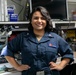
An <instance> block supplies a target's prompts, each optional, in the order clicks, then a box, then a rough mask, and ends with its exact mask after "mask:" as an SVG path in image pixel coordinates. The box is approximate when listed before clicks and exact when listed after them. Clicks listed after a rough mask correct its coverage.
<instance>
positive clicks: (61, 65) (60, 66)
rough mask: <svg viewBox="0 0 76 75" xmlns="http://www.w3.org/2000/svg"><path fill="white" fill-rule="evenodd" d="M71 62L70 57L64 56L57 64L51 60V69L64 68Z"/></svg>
mask: <svg viewBox="0 0 76 75" xmlns="http://www.w3.org/2000/svg"><path fill="white" fill-rule="evenodd" d="M69 62H70V59H69V58H64V59H63V60H62V61H61V62H60V63H59V64H56V63H54V62H50V63H49V64H50V69H51V70H54V69H55V70H59V71H60V70H62V69H63V68H64V67H66V65H67V64H68V63H69Z"/></svg>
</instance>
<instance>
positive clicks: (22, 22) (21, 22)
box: [0, 21, 29, 24]
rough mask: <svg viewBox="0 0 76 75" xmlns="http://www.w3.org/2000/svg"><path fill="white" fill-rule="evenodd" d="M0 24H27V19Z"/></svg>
mask: <svg viewBox="0 0 76 75" xmlns="http://www.w3.org/2000/svg"><path fill="white" fill-rule="evenodd" d="M0 24H29V21H25V22H24V21H20V22H0Z"/></svg>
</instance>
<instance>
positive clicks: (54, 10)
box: [32, 0, 67, 20]
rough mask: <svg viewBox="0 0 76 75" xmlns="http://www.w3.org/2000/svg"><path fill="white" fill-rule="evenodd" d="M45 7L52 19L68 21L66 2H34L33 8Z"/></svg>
mask: <svg viewBox="0 0 76 75" xmlns="http://www.w3.org/2000/svg"><path fill="white" fill-rule="evenodd" d="M36 6H44V7H45V8H47V10H48V11H49V13H50V16H51V18H52V19H60V20H67V5H66V0H32V8H34V7H36Z"/></svg>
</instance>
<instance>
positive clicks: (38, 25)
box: [31, 11, 47, 31]
mask: <svg viewBox="0 0 76 75" xmlns="http://www.w3.org/2000/svg"><path fill="white" fill-rule="evenodd" d="M46 23H47V22H46V19H45V17H43V16H42V15H41V13H40V12H39V11H36V12H35V13H34V14H33V16H32V20H31V24H32V27H33V29H34V30H39V31H40V30H44V29H45V27H46Z"/></svg>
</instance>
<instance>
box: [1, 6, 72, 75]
mask: <svg viewBox="0 0 76 75" xmlns="http://www.w3.org/2000/svg"><path fill="white" fill-rule="evenodd" d="M28 29H29V31H28V32H23V33H21V34H19V35H18V36H17V37H15V38H14V39H13V40H11V41H10V42H8V44H7V46H6V47H5V48H3V51H2V55H4V56H5V58H6V59H7V60H8V62H9V63H10V64H11V65H12V66H13V67H14V68H15V69H17V70H18V71H22V75H36V72H37V71H44V72H45V73H46V75H52V73H53V75H59V73H58V71H60V70H62V69H63V68H64V67H65V66H66V65H67V64H69V63H71V62H72V61H73V52H72V49H71V48H70V46H69V44H68V43H67V42H66V41H65V40H64V39H63V38H62V37H60V36H59V35H57V34H56V33H53V32H52V30H53V27H52V23H51V18H50V15H49V13H48V11H47V10H46V9H45V8H44V7H41V6H39V7H36V8H35V9H34V10H33V12H32V13H31V15H30V24H29V28H28ZM16 52H21V56H22V60H21V61H22V64H19V63H18V62H16V60H15V58H14V54H15V53H16ZM58 54H60V55H61V62H60V63H59V64H56V60H57V57H58ZM53 71H54V72H53Z"/></svg>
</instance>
